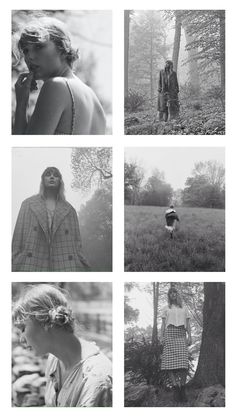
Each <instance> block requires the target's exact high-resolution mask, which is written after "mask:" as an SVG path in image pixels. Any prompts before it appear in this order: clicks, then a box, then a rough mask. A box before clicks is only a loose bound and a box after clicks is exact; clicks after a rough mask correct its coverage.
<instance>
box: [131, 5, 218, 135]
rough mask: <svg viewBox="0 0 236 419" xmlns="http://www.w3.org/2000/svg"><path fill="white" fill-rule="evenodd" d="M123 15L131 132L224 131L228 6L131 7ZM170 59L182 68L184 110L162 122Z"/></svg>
mask: <svg viewBox="0 0 236 419" xmlns="http://www.w3.org/2000/svg"><path fill="white" fill-rule="evenodd" d="M124 21H125V25H124V27H125V117H126V118H125V128H126V134H130V135H131V134H136V135H142V134H161V135H163V134H164V135H165V134H171V135H172V134H178V135H179V134H183V135H189V134H195V135H198V134H205V135H208V134H224V133H225V132H224V124H225V121H224V119H225V115H224V108H225V11H224V10H126V11H125V14H124ZM166 60H172V62H173V70H174V71H175V72H176V73H177V78H178V84H179V97H178V99H177V100H178V102H179V113H178V115H177V116H176V115H175V117H174V118H171V114H170V113H169V118H168V121H167V122H166V123H163V122H161V121H160V120H159V115H158V111H157V100H158V95H159V94H160V91H159V93H158V78H159V75H160V71H161V70H163V69H164V66H165V62H166ZM169 99H170V98H169ZM170 106H171V103H170V102H168V108H169V111H170Z"/></svg>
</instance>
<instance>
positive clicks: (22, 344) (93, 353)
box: [12, 282, 112, 407]
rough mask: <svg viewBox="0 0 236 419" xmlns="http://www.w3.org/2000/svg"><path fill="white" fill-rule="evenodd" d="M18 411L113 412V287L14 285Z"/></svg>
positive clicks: (14, 399)
mask: <svg viewBox="0 0 236 419" xmlns="http://www.w3.org/2000/svg"><path fill="white" fill-rule="evenodd" d="M12 300H13V312H12V319H13V320H12V406H13V407H31V406H37V407H43V406H48V407H111V406H112V284H111V283H110V282H86V283H85V282H54V283H49V282H48V283H42V282H41V283H39V282H37V283H24V282H13V283H12Z"/></svg>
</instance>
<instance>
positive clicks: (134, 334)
mask: <svg viewBox="0 0 236 419" xmlns="http://www.w3.org/2000/svg"><path fill="white" fill-rule="evenodd" d="M124 319H125V406H126V407H224V406H225V283H224V282H193V281H192V282H125V300H124Z"/></svg>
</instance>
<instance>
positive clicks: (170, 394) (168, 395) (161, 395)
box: [125, 388, 199, 407]
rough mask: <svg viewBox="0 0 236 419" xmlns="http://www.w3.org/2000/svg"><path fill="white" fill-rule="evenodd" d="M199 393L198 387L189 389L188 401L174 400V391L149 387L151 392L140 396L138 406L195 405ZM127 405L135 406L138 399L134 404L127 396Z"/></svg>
mask: <svg viewBox="0 0 236 419" xmlns="http://www.w3.org/2000/svg"><path fill="white" fill-rule="evenodd" d="M198 394H199V390H198V389H187V390H186V395H187V399H188V400H187V401H186V402H177V401H175V400H174V391H172V390H168V391H166V390H164V389H159V390H158V392H154V391H153V389H152V388H149V392H148V393H146V394H145V396H144V397H143V398H140V400H139V402H140V404H138V407H193V406H194V405H195V402H196V399H197V396H198ZM125 406H126V407H135V406H137V401H136V400H135V401H134V404H133V403H132V401H131V400H129V397H127V398H126V401H125Z"/></svg>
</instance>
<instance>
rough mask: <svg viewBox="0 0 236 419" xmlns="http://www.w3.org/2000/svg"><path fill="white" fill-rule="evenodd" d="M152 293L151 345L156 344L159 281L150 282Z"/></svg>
mask: <svg viewBox="0 0 236 419" xmlns="http://www.w3.org/2000/svg"><path fill="white" fill-rule="evenodd" d="M152 290H153V291H152V293H153V327H152V345H154V346H155V345H156V344H157V338H158V334H157V314H158V301H159V282H153V283H152Z"/></svg>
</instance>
